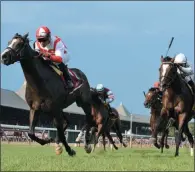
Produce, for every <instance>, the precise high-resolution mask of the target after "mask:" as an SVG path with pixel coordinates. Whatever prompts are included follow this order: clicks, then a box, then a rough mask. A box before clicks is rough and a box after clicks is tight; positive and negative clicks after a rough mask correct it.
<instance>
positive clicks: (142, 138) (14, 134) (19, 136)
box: [0, 124, 186, 147]
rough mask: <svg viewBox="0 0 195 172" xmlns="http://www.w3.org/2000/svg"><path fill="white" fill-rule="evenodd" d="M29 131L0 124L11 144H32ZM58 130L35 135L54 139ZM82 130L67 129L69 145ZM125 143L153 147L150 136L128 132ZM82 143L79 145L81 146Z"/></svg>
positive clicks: (38, 130)
mask: <svg viewBox="0 0 195 172" xmlns="http://www.w3.org/2000/svg"><path fill="white" fill-rule="evenodd" d="M28 131H29V126H19V125H6V124H0V137H1V141H7V142H8V143H9V142H15V141H16V142H32V140H31V139H30V138H29V137H28V134H27V132H28ZM56 131H57V130H56V128H43V127H35V135H36V136H37V137H39V138H47V137H52V138H53V139H54V138H55V136H56ZM79 132H80V130H72V129H67V130H66V133H65V135H66V138H67V141H68V142H69V143H76V142H75V140H76V138H77V136H78V133H79ZM111 135H112V137H113V140H114V141H115V143H116V144H119V140H118V138H117V137H116V134H115V133H112V132H111ZM122 135H123V138H124V142H126V144H128V145H129V146H130V147H132V146H140V147H142V146H149V147H150V146H152V145H153V144H152V142H151V140H150V138H151V136H150V135H135V134H132V135H129V134H127V132H125V134H124V133H123V134H122ZM83 142H84V137H82V139H81V142H80V143H81V144H82V143H83ZM106 142H107V143H108V144H109V141H108V139H106ZM80 143H77V144H78V145H80ZM101 144H102V138H100V139H99V145H101ZM168 144H169V145H170V146H171V145H174V144H175V138H174V137H168ZM184 144H186V142H183V145H184Z"/></svg>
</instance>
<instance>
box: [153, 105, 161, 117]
mask: <svg viewBox="0 0 195 172" xmlns="http://www.w3.org/2000/svg"><path fill="white" fill-rule="evenodd" d="M160 111H161V106H160V105H159V106H152V107H151V114H153V115H154V117H157V116H160Z"/></svg>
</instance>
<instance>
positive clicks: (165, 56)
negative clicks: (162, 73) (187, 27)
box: [165, 37, 174, 57]
mask: <svg viewBox="0 0 195 172" xmlns="http://www.w3.org/2000/svg"><path fill="white" fill-rule="evenodd" d="M173 40H174V37H172V38H171V41H170V44H169V47H168V49H167V52H166V55H165V57H166V56H167V54H168V52H169V49H170V48H171V45H172V43H173Z"/></svg>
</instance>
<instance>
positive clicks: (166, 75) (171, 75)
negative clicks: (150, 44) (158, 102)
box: [159, 56, 177, 91]
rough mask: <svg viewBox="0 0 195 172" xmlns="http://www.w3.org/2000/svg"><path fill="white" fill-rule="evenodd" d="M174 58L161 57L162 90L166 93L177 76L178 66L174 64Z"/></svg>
mask: <svg viewBox="0 0 195 172" xmlns="http://www.w3.org/2000/svg"><path fill="white" fill-rule="evenodd" d="M174 60H175V59H174V58H171V57H168V56H167V57H165V58H163V56H161V66H160V69H159V73H160V89H161V90H162V91H164V90H165V89H167V88H169V87H170V86H171V84H173V82H174V80H175V78H176V76H177V64H175V63H174Z"/></svg>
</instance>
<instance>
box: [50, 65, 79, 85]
mask: <svg viewBox="0 0 195 172" xmlns="http://www.w3.org/2000/svg"><path fill="white" fill-rule="evenodd" d="M50 67H51V68H52V69H53V70H54V71H55V72H56V73H57V74H58V75H59V76H60V77H61V79H62V80H63V82H64V83H65V79H64V77H63V72H62V71H61V70H60V69H59V68H58V67H57V66H55V65H53V64H50ZM68 72H69V75H70V77H71V80H72V82H73V84H74V88H76V87H77V86H78V85H79V84H80V81H81V78H79V77H78V76H77V74H76V73H75V72H74V71H73V70H71V69H68Z"/></svg>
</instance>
